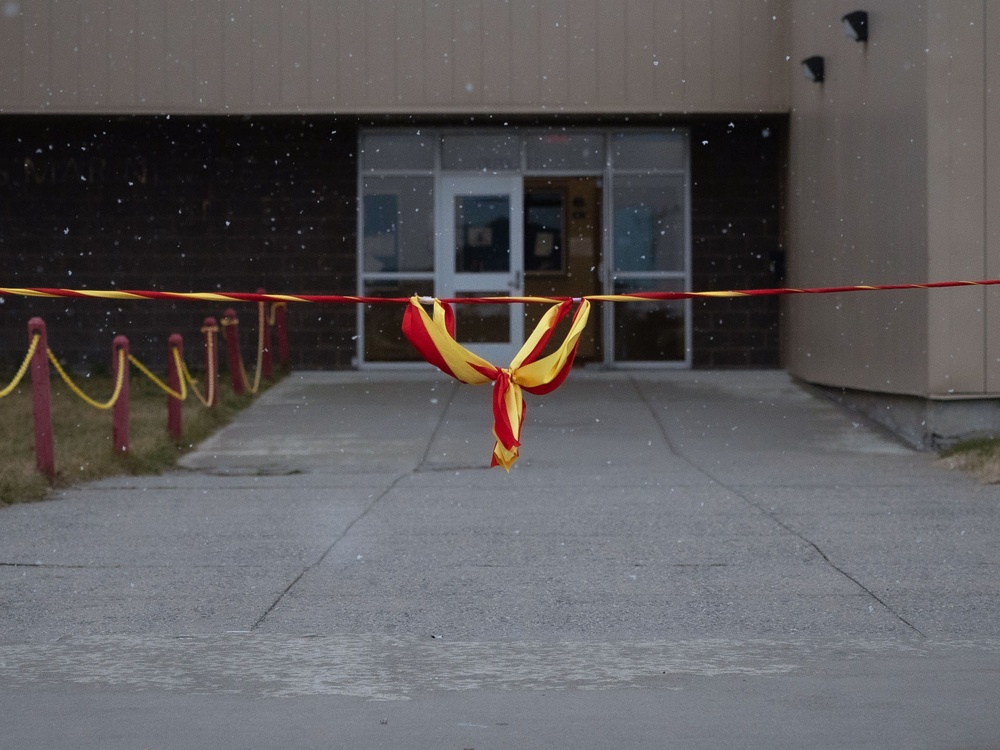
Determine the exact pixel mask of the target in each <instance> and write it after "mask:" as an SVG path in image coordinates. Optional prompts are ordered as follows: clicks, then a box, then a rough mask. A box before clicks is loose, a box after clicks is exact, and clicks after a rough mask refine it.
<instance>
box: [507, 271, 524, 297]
mask: <svg viewBox="0 0 1000 750" xmlns="http://www.w3.org/2000/svg"><path fill="white" fill-rule="evenodd" d="M507 288H508V289H510V291H512V292H518V291H520V290H521V271H520V269H518V270H517V271H514V278H513V279H511V281H510V283H509V284H508V285H507Z"/></svg>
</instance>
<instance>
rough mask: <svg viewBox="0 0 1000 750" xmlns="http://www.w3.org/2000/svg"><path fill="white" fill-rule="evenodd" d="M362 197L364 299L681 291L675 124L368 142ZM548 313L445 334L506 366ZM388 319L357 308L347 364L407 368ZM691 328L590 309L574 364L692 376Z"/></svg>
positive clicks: (424, 133) (663, 318)
mask: <svg viewBox="0 0 1000 750" xmlns="http://www.w3.org/2000/svg"><path fill="white" fill-rule="evenodd" d="M358 191H359V195H360V196H361V200H360V211H359V214H360V217H359V223H358V228H359V232H358V291H359V294H361V295H364V296H389V297H408V296H411V295H420V296H425V297H429V296H436V297H449V298H462V297H489V296H505V295H514V296H520V295H528V296H540V297H549V296H555V297H580V296H584V295H589V294H598V293H603V294H628V293H630V292H639V291H683V290H685V289H689V288H690V273H691V272H690V268H691V260H690V258H691V253H690V245H691V240H690V207H689V203H690V201H689V166H688V134H687V131H685V130H683V129H659V130H646V129H629V130H612V129H607V130H603V129H575V128H526V129H523V130H522V129H516V128H515V129H503V130H472V129H459V128H455V129H450V128H441V129H426V130H425V129H421V130H403V129H400V130H389V129H386V130H373V131H365V132H363V133H362V134H361V137H360V142H359V173H358ZM544 312H545V306H544V305H535V304H495V305H494V304H482V303H475V304H466V305H461V304H460V305H456V306H455V313H456V337H457V338H458V340H459V342H460V343H462V344H463V345H464V346H466V347H468V348H469V349H471V350H473V351H475V352H476V353H477V354H479V355H480V356H482V357H484V358H486V359H489V360H490V361H492V362H494V363H496V364H501V365H502V364H506V363H507V362H509V361H510V360H511V359H512V358H513V356H514V355H515V354H516V352H517V350H518V349H519V348H520V346H521V345H522V343H523V341H524V339H525V336H526V335H527V334H528V333H529V332H530V331H531V330H532V329H533V327H534V325H535V324H536V322H537V321H538V319H539V318H540V317H541V316H542V315H543V314H544ZM397 313H398V311H397V310H394V309H392V308H391V307H390V306H384V305H370V306H367V307H365V308H364V309H361V310H359V312H358V333H359V336H358V338H359V343H358V358H357V362H358V364H359V365H376V366H377V365H379V364H388V363H402V362H415V361H418V356H417V355H416V353H415V352H414V351H413V349H412V347H410V346H409V343H408V342H407V341H406V340H405V339H404V338H403V337H402V335H401V332H400V330H399V325H398V314H397ZM690 320H691V316H690V305H689V304H688V303H685V302H656V301H650V302H642V303H639V302H629V303H615V304H611V303H603V304H597V305H594V306H593V307H592V310H591V316H590V322H589V323H588V326H587V329H586V330H585V331H584V333H583V335H582V336H581V339H580V345H579V348H578V355H577V359H578V360H579V361H580V362H588V361H589V362H597V363H602V364H604V365H607V366H611V365H613V366H627V365H641V366H644V367H647V366H651V365H655V366H665V367H689V366H690V364H691V323H690ZM558 338H559V333H558V332H557V333H556V340H558Z"/></svg>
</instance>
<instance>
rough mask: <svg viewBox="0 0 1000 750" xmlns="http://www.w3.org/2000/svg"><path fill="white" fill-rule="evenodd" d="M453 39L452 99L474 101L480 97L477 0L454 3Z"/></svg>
mask: <svg viewBox="0 0 1000 750" xmlns="http://www.w3.org/2000/svg"><path fill="white" fill-rule="evenodd" d="M452 33H453V39H454V40H455V75H454V79H453V80H452V86H453V88H452V101H454V102H455V103H456V104H476V103H479V102H481V101H482V100H483V36H484V29H483V9H482V3H481V2H480V0H464V2H457V3H455V15H454V27H453V32H452Z"/></svg>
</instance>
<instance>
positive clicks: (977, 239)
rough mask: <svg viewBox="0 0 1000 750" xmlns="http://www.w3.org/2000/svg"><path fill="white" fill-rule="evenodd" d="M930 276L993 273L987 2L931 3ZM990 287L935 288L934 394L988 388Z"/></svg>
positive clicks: (932, 310) (931, 329)
mask: <svg viewBox="0 0 1000 750" xmlns="http://www.w3.org/2000/svg"><path fill="white" fill-rule="evenodd" d="M927 15H928V48H929V49H930V53H929V55H928V57H927V60H928V62H927V65H928V68H927V79H928V88H927V95H928V101H929V109H930V111H929V114H928V122H929V123H930V124H931V125H930V129H929V132H928V190H927V198H928V201H927V204H928V208H929V215H928V222H927V227H928V229H927V240H928V247H929V251H930V252H929V254H928V275H929V278H930V280H931V281H943V280H945V279H951V278H959V279H971V278H974V277H975V276H977V275H982V274H983V273H984V272H985V269H984V264H985V247H984V244H983V243H984V230H985V226H986V224H985V220H986V217H985V215H984V211H985V194H984V184H985V180H986V175H985V173H984V162H983V159H984V157H985V153H986V152H985V138H984V136H985V133H984V127H985V118H986V104H985V102H984V96H983V93H984V84H985V81H984V74H985V70H984V67H983V66H984V61H985V47H984V45H985V43H986V39H985V29H983V26H982V21H983V5H982V0H980V2H974V1H972V0H967V1H966V2H961V3H959V2H952V1H951V0H934V1H933V2H931V3H929V5H928V14H927ZM984 300H985V296H984V290H983V289H981V288H980V289H976V290H966V291H965V292H963V293H962V294H947V293H944V292H942V291H938V290H932V291H931V292H930V293H929V294H928V305H929V313H930V317H929V321H930V326H929V332H930V337H929V343H928V358H929V376H928V385H929V388H930V392H931V393H939V394H946V393H982V392H983V390H984V387H985V382H984V379H985V371H984V367H983V360H984V358H985V346H986V344H985V340H984V339H985V335H986V330H985V320H984V313H983V310H984V304H985V301H984Z"/></svg>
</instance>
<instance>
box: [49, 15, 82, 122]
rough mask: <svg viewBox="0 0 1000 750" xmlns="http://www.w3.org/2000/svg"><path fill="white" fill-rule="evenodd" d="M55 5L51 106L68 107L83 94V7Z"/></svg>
mask: <svg viewBox="0 0 1000 750" xmlns="http://www.w3.org/2000/svg"><path fill="white" fill-rule="evenodd" d="M51 1H52V27H51V29H52V79H51V80H52V93H51V101H52V104H54V105H57V106H61V107H66V106H67V105H74V104H76V103H77V102H78V101H79V94H80V52H79V50H80V7H79V5H78V4H77V3H76V2H75V1H74V0H51Z"/></svg>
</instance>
